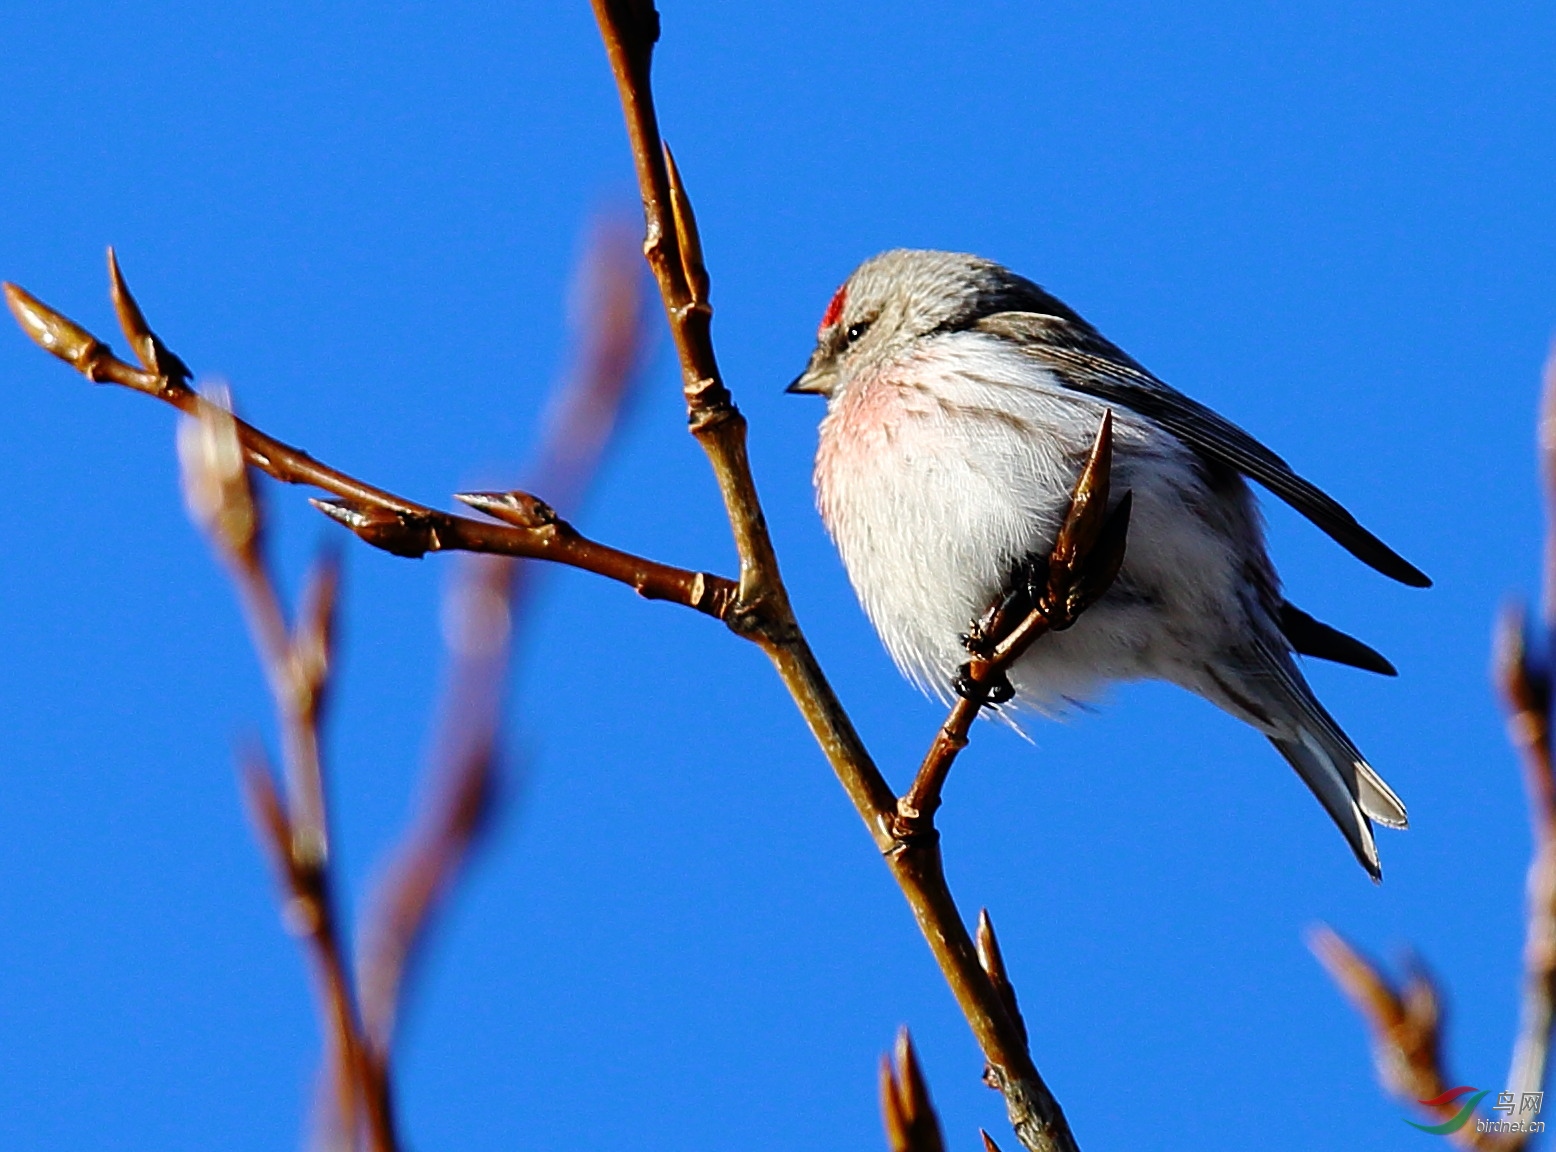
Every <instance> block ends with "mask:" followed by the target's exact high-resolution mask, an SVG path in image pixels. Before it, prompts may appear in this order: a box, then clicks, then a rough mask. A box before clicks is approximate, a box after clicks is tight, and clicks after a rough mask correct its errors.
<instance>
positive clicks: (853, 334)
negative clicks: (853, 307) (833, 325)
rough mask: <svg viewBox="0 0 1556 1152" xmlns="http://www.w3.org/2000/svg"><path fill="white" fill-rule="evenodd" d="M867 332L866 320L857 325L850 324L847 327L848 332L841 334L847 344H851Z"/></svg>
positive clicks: (868, 327) (868, 323) (867, 324)
mask: <svg viewBox="0 0 1556 1152" xmlns="http://www.w3.org/2000/svg"><path fill="white" fill-rule="evenodd" d="M869 330H870V322H869V321H868V320H861V321H860V322H859V323H857V324H850V325H849V326H848V331H847V332H845V333H843V338H844V340H845V341H846V342H847V343H849V344H853V343H856V342H857V341H858V340H859V338H860V337H861V336H863V335H864V334H865V333H866V332H868V331H869Z"/></svg>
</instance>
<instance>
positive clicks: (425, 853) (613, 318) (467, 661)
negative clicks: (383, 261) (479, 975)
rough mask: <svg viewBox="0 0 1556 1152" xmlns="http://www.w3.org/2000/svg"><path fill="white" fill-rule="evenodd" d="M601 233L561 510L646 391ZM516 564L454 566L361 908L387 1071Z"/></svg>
mask: <svg viewBox="0 0 1556 1152" xmlns="http://www.w3.org/2000/svg"><path fill="white" fill-rule="evenodd" d="M631 247H632V246H631V245H630V244H625V245H624V244H623V243H622V239H621V235H620V233H619V232H618V231H617V230H616V229H614V228H613V227H612V226H609V225H603V224H602V225H599V226H597V227H596V229H595V232H594V235H593V237H592V239H591V242H590V245H589V248H588V251H587V252H586V254H585V257H584V260H583V262H582V267H581V270H580V281H581V283H580V285H579V289H580V297H581V299H580V301H579V308H578V313H579V314H578V315H577V316H576V318H575V322H574V330H575V335H574V342H575V347H576V349H577V353H576V356H575V362H574V364H573V365H572V366H571V368H570V370H569V372H568V374H567V376H566V378H565V379H564V381H563V383H562V384H561V386H560V387H558V389H557V390H556V393H555V395H554V398H553V401H552V404H551V413H552V415H551V418H550V419H549V420H548V421H547V424H546V430H545V432H544V434H543V436H542V439H541V443H540V445H539V447H538V449H537V451H536V457H535V459H536V462H535V463H534V464H533V465H532V466H531V468H530V473H531V476H532V478H533V479H534V481H535V484H536V486H537V487H539V488H541V489H542V490H544V491H546V492H552V493H557V494H558V496H557V498H558V499H559V500H561V501H563V502H564V507H566V508H567V509H569V510H571V509H572V508H575V507H577V506H578V505H579V504H581V503H582V501H583V498H584V496H585V495H586V493H587V491H588V488H589V486H590V485H591V483H592V482H593V480H594V478H595V476H596V475H597V473H598V471H599V466H600V463H601V460H602V459H603V457H604V455H605V453H606V451H607V449H608V448H609V447H610V444H611V441H612V438H613V435H614V433H615V431H616V430H617V428H618V426H619V423H620V417H621V415H622V414H623V412H624V411H625V410H626V409H627V408H629V407H630V405H631V403H632V401H633V399H634V396H635V393H636V391H637V388H638V385H639V384H640V383H641V380H642V375H643V373H642V368H643V364H644V361H645V349H646V342H647V332H646V331H645V328H644V325H643V322H642V313H643V306H642V304H643V292H642V289H641V286H640V285H641V265H640V264H638V262H637V260H638V257H637V254H636V252H634V251H632V250H631ZM461 499H463V500H464V501H465V502H466V503H469V504H471V505H473V506H475V507H479V508H482V509H483V510H486V511H488V512H489V513H491V514H493V515H496V516H498V517H499V518H506V517H509V516H521V517H524V516H533V515H534V514H535V512H534V509H533V507H526V505H525V504H524V501H523V500H522V499H521V498H519V496H516V495H515V494H511V493H510V494H493V493H484V494H469V493H467V494H465V495H464V496H462V497H461ZM522 573H523V563H522V562H521V561H518V560H515V559H513V558H510V557H498V556H479V557H471V558H468V561H467V562H466V563H465V564H463V565H461V568H460V571H459V572H458V574H457V576H456V577H455V580H454V584H453V586H452V588H451V591H450V594H449V599H448V605H447V608H446V610H445V625H444V626H445V632H446V636H447V644H448V649H449V654H450V672H449V676H448V684H447V686H446V689H445V692H444V704H443V717H442V720H441V722H440V723H439V725H438V731H439V736H438V739H437V743H436V745H435V750H434V753H433V756H432V768H431V777H432V779H431V784H430V792H431V793H432V800H431V802H430V804H429V805H428V806H427V808H426V810H425V811H426V815H425V817H424V819H423V820H422V821H421V823H420V826H419V827H418V828H417V829H415V830H413V831H412V832H411V833H410V834H409V835H408V836H407V837H406V839H405V842H404V843H403V845H402V846H401V847H400V848H399V849H398V850H397V852H396V854H395V858H394V861H393V863H392V864H391V865H390V867H389V869H388V871H387V872H386V875H385V878H384V880H383V882H382V883H381V884H380V885H379V886H378V888H377V891H376V892H375V894H374V896H373V897H372V898H371V899H370V900H369V902H368V910H367V912H366V914H365V917H364V923H365V928H364V931H363V933H362V944H361V950H360V959H359V966H358V971H359V973H360V976H359V986H360V987H361V989H362V1015H363V1021H364V1025H365V1027H366V1030H367V1035H368V1036H369V1038H370V1039H371V1041H372V1043H373V1047H374V1055H375V1057H376V1058H377V1059H378V1060H379V1061H380V1062H381V1063H383V1064H384V1065H387V1063H388V1060H389V1054H390V1050H391V1047H392V1044H393V1039H394V1034H395V1025H396V1022H397V1021H398V1019H399V1018H400V1016H401V1015H402V1014H403V1006H404V1001H405V998H406V995H407V991H408V981H407V974H408V972H409V970H410V968H411V966H412V964H413V962H414V960H415V957H416V952H417V948H418V945H419V944H420V942H421V941H422V940H423V939H424V938H425V936H426V934H427V931H428V928H429V925H430V923H431V920H432V918H433V917H434V915H435V913H436V911H437V908H438V906H439V904H440V902H441V900H442V899H443V898H444V897H445V896H446V893H447V892H448V890H449V889H450V887H451V886H452V884H453V882H454V880H455V878H456V877H457V875H458V873H459V870H460V869H461V868H462V867H463V865H464V863H465V861H466V860H467V859H468V857H469V855H470V851H471V848H472V845H473V843H474V841H475V838H476V837H477V835H478V833H479V831H480V829H481V827H482V826H483V824H484V823H485V822H486V820H487V819H488V816H489V811H490V807H491V802H492V794H493V791H494V788H495V785H496V778H495V769H494V761H495V750H496V746H497V744H498V742H499V738H500V729H501V709H502V700H503V696H504V694H505V689H506V682H507V676H508V671H509V667H510V664H511V654H512V651H513V647H514V645H515V643H516V642H517V635H516V632H517V627H516V625H517V622H518V621H519V620H521V619H522V616H523V610H524V608H525V606H526V602H527V597H526V592H527V589H528V585H527V584H526V583H525V582H523V581H521V580H520V579H519V577H520V576H521V575H522Z"/></svg>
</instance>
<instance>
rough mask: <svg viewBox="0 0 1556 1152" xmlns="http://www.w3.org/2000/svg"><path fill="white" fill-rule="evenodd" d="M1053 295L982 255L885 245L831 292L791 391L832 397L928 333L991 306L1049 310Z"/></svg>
mask: <svg viewBox="0 0 1556 1152" xmlns="http://www.w3.org/2000/svg"><path fill="white" fill-rule="evenodd" d="M1057 303H1058V302H1057V301H1055V300H1054V299H1053V297H1051V296H1049V295H1048V294H1047V293H1045V292H1044V291H1043V290H1042V289H1041V288H1039V287H1038V286H1037V285H1036V284H1034V283H1032V282H1031V281H1030V280H1027V279H1026V278H1025V277H1022V276H1017V275H1016V274H1015V273H1014V272H1012V271H1010V270H1009V269H1008V268H1005V267H1004V266H1003V265H1000V264H996V263H995V262H994V261H992V260H985V259H983V258H982V257H980V256H969V255H966V254H965V253H961V252H935V251H930V250H926V249H914V248H895V249H893V250H891V251H890V252H882V253H881V254H880V255H879V256H872V257H870V259H868V260H866V261H865V262H864V263H863V264H861V265H859V267H858V268H856V269H854V271H853V273H852V274H851V275H850V276H849V277H848V279H847V280H845V281H844V282H843V286H842V287H841V288H839V289H838V290H837V291H836V292H834V293H833V294H832V300H831V302H830V303H829V304H828V305H827V308H826V311H825V312H824V313H822V316H821V326H820V328H819V329H818V330H817V332H816V347H815V350H814V351H812V352H811V354H810V363H809V364H807V365H806V366H805V371H804V372H802V373H800V375H799V376H797V377H796V378H795V380H794V382H793V383H792V384H790V385H789V387H788V391H790V392H796V393H807V394H812V395H818V396H826V397H828V398H829V399H831V398H833V397H835V396H838V395H840V394H841V393H842V392H843V391H844V390H845V389H846V388H847V387H848V384H849V382H850V381H851V380H852V379H854V378H855V377H857V376H859V375H861V374H863V373H865V372H868V371H870V370H872V369H874V368H877V367H879V366H880V365H881V364H884V363H886V362H888V361H890V360H894V359H896V358H898V357H899V356H902V355H903V354H905V353H907V352H909V351H910V350H911V349H912V348H913V346H914V343H915V342H916V341H918V340H922V339H923V338H925V337H927V336H933V335H937V334H940V333H945V332H956V331H959V330H961V329H965V328H969V327H971V326H972V325H973V324H975V323H977V322H978V321H979V320H980V319H982V318H983V317H985V316H990V315H993V314H994V313H996V312H1009V311H1052V310H1053V305H1054V304H1057ZM1059 307H1061V308H1062V307H1063V305H1059ZM1065 311H1066V312H1067V311H1068V309H1065Z"/></svg>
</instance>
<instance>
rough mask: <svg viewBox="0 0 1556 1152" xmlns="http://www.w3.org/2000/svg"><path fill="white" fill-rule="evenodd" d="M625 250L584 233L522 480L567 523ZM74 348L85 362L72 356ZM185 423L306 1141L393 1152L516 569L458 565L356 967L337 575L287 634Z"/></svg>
mask: <svg viewBox="0 0 1556 1152" xmlns="http://www.w3.org/2000/svg"><path fill="white" fill-rule="evenodd" d="M623 237H624V234H623V232H622V230H621V229H620V227H619V226H616V225H612V224H608V223H601V224H597V225H596V227H595V229H594V230H593V233H592V234H591V238H590V243H589V245H588V249H587V252H586V254H585V257H584V260H583V262H582V265H581V269H580V273H579V285H578V300H577V301H576V302H575V309H574V311H575V315H574V328H575V346H576V349H577V352H576V355H575V364H574V365H573V367H572V369H571V371H570V372H569V373H568V375H567V376H566V378H565V379H564V381H563V383H562V385H561V386H560V387H559V388H558V389H557V391H556V393H555V396H554V400H553V406H552V412H551V417H550V419H549V420H548V421H547V423H546V427H545V432H544V435H543V437H542V440H541V445H540V449H539V451H538V453H537V461H538V463H537V464H536V465H535V467H534V473H535V479H536V480H537V482H539V483H540V484H541V485H543V486H544V487H545V488H546V489H547V490H549V491H555V492H558V493H560V494H561V499H563V500H564V501H565V503H564V507H565V508H568V509H572V508H575V507H577V506H578V505H579V504H581V502H582V500H583V498H584V496H585V494H586V493H587V490H588V487H589V485H590V483H591V481H592V480H593V478H594V476H595V475H596V473H597V471H598V469H599V465H600V463H601V461H602V460H603V458H604V455H605V453H606V451H607V450H608V448H609V446H610V444H611V442H612V438H613V435H614V433H615V431H616V430H617V428H618V427H619V424H620V417H621V415H622V413H623V411H624V410H625V409H626V408H627V407H628V406H629V404H630V400H631V397H632V394H633V391H634V389H635V386H636V385H637V383H638V382H639V381H640V380H641V378H642V371H641V369H642V364H643V359H644V349H645V346H646V333H645V330H644V324H643V307H642V291H641V275H640V273H639V270H638V264H637V257H636V253H634V252H633V251H632V248H631V244H630V242H626V241H624V238H623ZM112 276H113V282H114V286H115V298H116V302H122V301H127V302H128V303H127V304H126V303H121V304H120V316H121V319H122V321H123V323H124V325H125V328H126V334H127V335H128V336H129V337H130V340H131V344H132V347H134V348H135V350H136V352H137V354H138V355H140V356H141V358H142V362H143V367H144V369H145V370H146V371H147V372H155V373H157V374H158V376H159V378H160V379H162V380H164V381H167V380H170V379H173V380H177V381H178V384H177V386H176V387H181V386H182V381H181V377H176V376H169V375H168V374H167V373H168V370H169V367H168V366H169V365H173V364H177V366H178V367H177V369H175V370H174V371H181V372H182V374H183V375H187V370H185V369H182V362H181V361H177V360H176V357H171V354H170V353H167V351H166V349H164V348H163V347H162V346H161V343H160V341H157V340H156V339H155V337H154V336H153V335H152V334H151V332H150V330H149V328H146V326H145V322H144V318H143V317H142V316H141V315H140V312H139V309H138V308H137V307H135V305H134V303H133V299H132V298H130V297H129V295H128V292H127V290H123V289H122V280H121V279H120V277H119V275H118V268H117V263H116V262H114V263H113V264H112ZM77 343H78V344H82V345H83V346H87V347H88V348H89V350H90V345H86V344H85V342H84V341H79V340H78V341H77ZM93 343H94V344H95V341H94V342H93ZM98 347H101V346H100V345H98ZM100 355H101V354H99V353H93V354H92V356H93V358H94V359H96V358H99V357H100ZM175 390H176V389H175ZM190 407H191V409H192V411H193V412H194V415H193V416H192V417H191V418H190V421H189V422H188V423H186V424H184V425H182V426H181V427H180V431H179V455H180V460H181V462H182V464H183V471H184V485H185V492H186V495H187V500H188V504H189V507H190V512H191V515H192V516H193V518H194V519H195V520H196V522H197V523H198V524H199V525H200V526H201V528H202V529H204V531H205V532H206V534H207V536H208V537H210V539H211V541H212V543H213V544H214V545H215V547H216V549H217V552H218V553H219V555H221V556H222V558H223V559H224V561H225V562H226V564H227V567H228V569H229V570H230V571H231V573H232V575H233V579H234V582H235V584H236V585H237V588H238V590H239V594H240V599H241V600H242V602H243V604H244V607H245V610H246V614H247V616H248V619H249V623H250V630H251V633H252V635H253V637H254V644H255V647H256V649H257V650H258V651H259V653H260V656H261V659H262V662H263V664H264V667H265V671H266V677H267V680H268V682H269V684H270V686H271V690H272V694H273V695H274V697H275V701H276V709H277V714H278V717H279V719H280V727H281V731H282V748H283V766H284V770H283V773H282V779H283V780H284V787H283V788H278V787H277V784H276V777H275V774H274V772H273V771H272V770H271V769H270V767H269V766H268V764H266V762H265V758H264V756H263V754H262V753H258V752H254V753H252V754H250V755H249V756H248V757H247V758H246V759H245V761H244V765H243V780H244V787H245V792H246V793H247V795H248V799H249V807H250V810H251V812H252V813H253V816H254V822H255V826H256V828H257V830H258V832H259V835H260V837H261V839H262V841H264V843H265V844H266V846H267V847H268V848H269V850H270V852H271V854H272V856H273V857H274V859H275V861H276V864H277V867H278V871H279V872H280V874H281V877H282V881H283V889H284V895H285V921H286V923H287V925H288V927H289V928H291V929H292V930H293V931H294V932H296V933H297V934H298V935H300V936H301V937H302V938H303V939H304V940H305V941H306V942H307V943H308V946H309V951H310V954H311V955H312V956H313V958H314V967H315V969H316V971H317V974H318V976H319V981H320V985H321V988H322V990H323V997H322V1015H323V1017H324V1021H323V1023H324V1035H325V1045H326V1053H327V1056H326V1061H325V1075H324V1078H323V1082H322V1086H323V1088H324V1091H322V1092H321V1093H320V1098H319V1106H318V1113H317V1115H316V1117H315V1137H316V1142H317V1143H318V1144H319V1146H321V1147H329V1148H342V1149H356V1148H367V1149H371V1150H372V1152H394V1150H395V1149H397V1148H398V1147H399V1138H398V1135H397V1124H396V1119H395V1112H394V1106H393V1091H392V1071H391V1065H392V1055H393V1050H394V1041H395V1037H396V1034H397V1027H396V1026H397V1024H398V1022H399V1020H400V1019H401V1017H402V1016H403V1013H404V1008H405V1004H406V1001H407V998H408V995H409V992H410V987H411V979H410V978H411V976H412V975H413V971H414V967H415V962H416V960H417V958H418V956H419V955H420V953H421V952H422V950H423V947H424V944H425V941H426V939H427V937H428V934H429V931H430V929H431V927H432V925H433V923H434V921H435V917H436V914H437V912H438V911H439V910H440V908H441V907H442V906H444V905H445V904H446V903H447V901H448V899H449V896H450V894H451V892H452V891H453V889H454V886H455V885H456V883H457V881H458V879H459V876H460V875H461V873H462V871H463V869H464V867H465V866H466V864H467V863H468V861H469V858H470V855H471V852H472V850H473V849H474V847H475V846H476V843H477V842H478V840H479V837H480V835H481V833H482V831H483V829H484V828H485V827H486V826H487V824H488V822H489V820H490V818H491V813H492V806H493V802H494V797H495V793H496V788H497V760H498V748H499V745H500V743H501V740H502V727H503V726H502V713H503V701H504V697H505V695H506V683H507V677H508V672H509V667H510V663H511V654H512V649H513V642H514V621H515V619H516V617H517V616H518V615H519V614H520V613H519V611H518V610H519V608H520V604H519V602H518V595H519V593H520V590H521V583H520V581H519V580H518V579H517V576H518V573H519V571H520V569H519V567H518V566H519V564H520V561H518V560H516V559H514V558H511V557H492V556H487V557H472V558H470V559H469V560H468V561H467V562H466V563H465V564H464V565H463V566H462V567H461V568H460V569H459V570H458V571H457V572H456V573H455V576H454V579H453V580H452V582H451V585H450V592H449V594H448V597H447V602H446V605H445V634H446V640H447V647H448V650H449V664H450V669H449V673H448V683H447V686H446V689H445V699H444V703H443V707H442V710H441V711H442V715H441V719H440V721H439V728H438V731H439V737H438V739H437V741H436V744H435V748H434V751H433V754H432V758H431V765H430V768H429V771H428V782H427V786H426V793H427V795H426V798H425V801H424V804H423V808H422V812H421V814H420V816H419V817H418V818H417V820H416V821H415V823H414V825H413V827H412V828H411V829H410V830H409V831H408V832H407V833H406V834H405V837H404V840H403V842H402V843H401V845H400V846H399V847H398V848H397V849H396V851H395V853H394V855H393V859H392V861H391V863H390V865H389V867H388V868H387V869H386V871H385V874H384V876H383V878H382V880H381V881H380V882H379V884H378V885H377V886H376V888H375V890H374V892H373V893H372V894H371V897H370V899H369V902H368V909H367V912H366V913H365V915H364V928H363V931H362V934H361V940H360V942H359V946H358V949H357V963H356V965H355V967H354V969H353V966H352V965H351V963H350V962H349V960H348V956H347V949H346V946H345V943H344V941H343V939H342V933H341V931H340V928H339V925H338V920H337V910H338V901H337V898H336V895H335V885H336V880H335V877H334V874H333V871H332V868H331V860H330V854H329V835H328V805H327V799H326V797H327V789H326V786H325V783H326V781H325V770H324V765H323V761H322V758H321V756H320V752H319V731H320V722H321V718H322V706H323V703H324V700H325V696H326V693H327V689H328V687H329V681H330V669H331V664H332V657H333V638H334V633H335V629H334V620H335V616H336V606H337V592H338V588H339V572H338V566H337V565H336V563H335V561H334V560H333V559H327V560H325V561H323V562H321V563H319V564H318V565H317V566H316V567H315V570H314V573H313V575H312V577H311V578H310V581H309V584H308V591H307V592H306V594H305V596H304V598H303V608H302V610H301V611H300V613H299V616H298V622H297V623H296V625H289V624H288V623H287V619H286V612H285V609H284V607H283V605H282V601H281V597H280V594H279V592H278V591H277V585H276V582H275V580H274V578H273V576H272V575H271V572H270V567H269V564H268V561H267V559H266V555H265V550H264V543H263V532H262V529H263V523H262V516H261V513H260V504H259V501H258V499H257V495H256V492H255V490H254V488H253V484H252V480H251V478H250V475H249V470H248V463H247V459H246V455H245V445H244V444H243V443H242V441H241V439H240V433H239V424H238V422H237V420H236V419H235V417H233V415H232V414H231V403H230V399H229V398H228V397H227V396H226V395H225V394H223V393H217V394H214V395H213V396H211V397H209V398H206V399H204V400H199V401H197V402H192V403H191V404H190Z"/></svg>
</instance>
